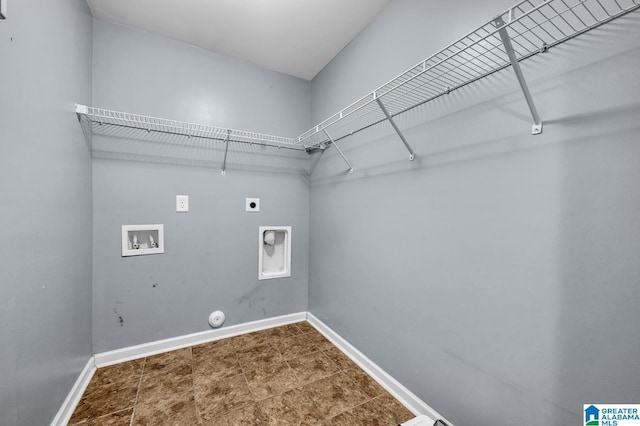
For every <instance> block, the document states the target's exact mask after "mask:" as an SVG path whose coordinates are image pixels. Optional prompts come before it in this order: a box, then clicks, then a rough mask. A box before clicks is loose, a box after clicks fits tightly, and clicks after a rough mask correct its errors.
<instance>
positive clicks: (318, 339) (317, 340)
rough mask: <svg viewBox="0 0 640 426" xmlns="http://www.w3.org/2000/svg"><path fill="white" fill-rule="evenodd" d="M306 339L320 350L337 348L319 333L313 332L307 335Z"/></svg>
mask: <svg viewBox="0 0 640 426" xmlns="http://www.w3.org/2000/svg"><path fill="white" fill-rule="evenodd" d="M305 337H306V338H307V339H308V340H309V341H311V342H313V343H314V344H315V345H316V346H317V347H318V349H320V350H323V351H324V350H331V349H333V348H335V346H334V345H333V343H331V342H330V341H329V340H328V339H327V338H326V337H324V336H323V335H322V334H320V332H318V331H312V332H310V333H307V334H305Z"/></svg>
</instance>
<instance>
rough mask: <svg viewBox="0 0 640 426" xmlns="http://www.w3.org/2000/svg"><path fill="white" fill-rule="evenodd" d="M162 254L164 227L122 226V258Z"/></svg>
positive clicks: (159, 225)
mask: <svg viewBox="0 0 640 426" xmlns="http://www.w3.org/2000/svg"><path fill="white" fill-rule="evenodd" d="M160 253H164V226H163V225H162V224H158V225H122V257H126V256H141V255H145V254H160Z"/></svg>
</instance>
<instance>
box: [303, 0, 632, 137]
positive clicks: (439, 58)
mask: <svg viewBox="0 0 640 426" xmlns="http://www.w3.org/2000/svg"><path fill="white" fill-rule="evenodd" d="M638 7H640V4H638V2H637V0H547V1H540V0H537V1H536V0H524V1H522V2H520V3H518V4H516V5H515V6H513V7H512V8H510V9H508V10H506V11H505V12H503V13H502V14H500V15H498V16H497V17H496V18H494V19H493V20H491V21H489V22H487V23H486V24H484V25H482V26H480V27H479V28H477V29H476V30H474V31H472V32H470V33H469V34H467V35H466V36H464V37H462V38H460V39H458V40H457V41H455V42H453V43H452V44H450V45H449V46H447V47H445V48H444V49H442V50H440V51H439V52H437V53H436V54H434V55H432V56H430V57H428V58H427V59H425V60H424V61H422V62H420V63H418V64H417V65H415V66H414V67H412V68H410V69H408V70H407V71H405V72H404V73H402V74H400V75H399V76H398V77H396V78H394V79H393V80H391V81H389V82H387V83H386V84H384V85H382V86H380V87H378V88H377V89H376V90H374V91H373V92H371V93H369V94H367V95H366V96H364V97H362V98H360V99H358V100H357V101H355V102H354V103H352V104H351V105H349V106H347V107H346V108H344V109H342V110H340V111H338V112H337V113H335V114H334V115H332V116H331V117H329V118H327V119H326V120H324V121H323V122H321V123H320V124H318V125H316V126H315V127H313V128H312V129H309V130H308V131H306V132H305V133H303V134H302V135H300V136H299V137H298V138H297V140H298V141H299V142H300V143H301V144H303V145H304V147H305V148H307V149H308V150H310V149H314V148H318V147H321V146H322V145H323V144H325V143H327V142H331V139H330V138H329V137H328V135H327V134H329V135H330V136H331V138H332V139H333V140H340V139H342V138H344V137H347V136H349V135H352V134H354V133H357V132H359V131H361V130H363V129H366V128H369V127H371V126H374V125H376V124H378V123H381V122H384V121H386V120H387V116H386V115H385V114H384V112H383V111H382V109H381V107H380V105H379V103H378V102H380V103H382V104H383V105H384V107H385V108H386V109H387V110H388V113H389V115H390V116H391V117H392V118H393V117H396V116H398V115H401V114H403V113H405V112H407V111H409V110H411V109H413V108H416V107H418V106H420V105H423V104H425V103H427V102H430V101H432V100H435V99H437V98H439V97H440V96H443V95H446V94H448V93H450V92H451V91H453V90H456V89H459V88H461V87H464V86H466V85H468V84H470V83H473V82H474V81H477V80H479V79H481V78H483V77H485V76H488V75H490V74H493V73H495V72H497V71H500V70H502V69H504V68H506V67H507V66H509V65H510V64H511V63H510V61H509V58H508V55H507V52H506V50H505V47H504V44H503V42H502V41H501V38H500V34H499V27H500V28H507V32H508V33H509V36H510V38H511V42H512V44H513V48H514V50H515V52H516V56H517V59H518V61H521V60H523V59H526V58H529V57H531V56H533V55H536V54H538V53H541V52H544V51H546V50H547V49H549V48H551V47H553V46H555V45H557V44H559V43H562V42H563V41H566V40H568V39H570V38H573V37H575V36H577V35H579V34H582V33H584V32H586V31H589V30H590V29H592V28H595V27H596V26H599V25H601V24H603V23H605V22H608V21H611V20H612V19H615V18H617V17H619V16H622V15H624V14H626V13H628V12H630V11H632V10H635V9H637V8H638Z"/></svg>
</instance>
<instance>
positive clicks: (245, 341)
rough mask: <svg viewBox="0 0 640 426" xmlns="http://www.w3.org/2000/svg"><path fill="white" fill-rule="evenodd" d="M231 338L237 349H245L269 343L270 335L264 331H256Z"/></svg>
mask: <svg viewBox="0 0 640 426" xmlns="http://www.w3.org/2000/svg"><path fill="white" fill-rule="evenodd" d="M230 340H231V344H232V345H233V347H234V348H235V349H236V351H243V350H247V349H251V348H253V347H255V346H262V345H264V344H266V343H269V335H268V334H267V333H265V332H264V331H256V332H253V333H248V334H242V335H240V336H236V337H232V338H231V339H230Z"/></svg>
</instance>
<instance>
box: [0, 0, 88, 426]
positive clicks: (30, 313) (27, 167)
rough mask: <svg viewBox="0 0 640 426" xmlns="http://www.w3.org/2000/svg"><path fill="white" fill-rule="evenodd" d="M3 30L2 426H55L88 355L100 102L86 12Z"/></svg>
mask: <svg viewBox="0 0 640 426" xmlns="http://www.w3.org/2000/svg"><path fill="white" fill-rule="evenodd" d="M8 7H9V10H8V13H9V14H8V19H7V20H4V21H0V76H1V77H0V194H2V203H1V205H2V213H1V214H0V216H1V217H2V227H1V228H0V241H1V242H2V244H0V300H1V301H2V308H0V323H1V324H2V326H0V377H1V379H0V424H2V425H7V426H12V425H24V426H34V425H47V424H49V423H50V422H51V420H52V419H53V417H54V416H55V414H56V412H57V411H58V408H59V407H60V405H61V404H62V402H63V400H64V399H65V397H66V396H67V394H68V393H69V391H70V390H71V387H72V386H73V384H74V382H75V380H76V378H77V377H78V374H79V373H80V371H81V370H82V368H83V367H84V366H85V365H86V363H87V361H88V360H89V357H90V356H91V353H92V350H91V246H92V242H91V158H90V155H89V150H88V149H87V145H86V144H85V142H84V138H83V136H82V131H81V129H80V126H79V125H78V120H77V119H76V115H75V113H74V103H75V102H84V103H91V25H92V18H91V15H90V13H89V10H88V8H87V5H86V3H85V2H84V1H80V0H77V1H68V0H55V1H51V0H49V1H9V4H8Z"/></svg>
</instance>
